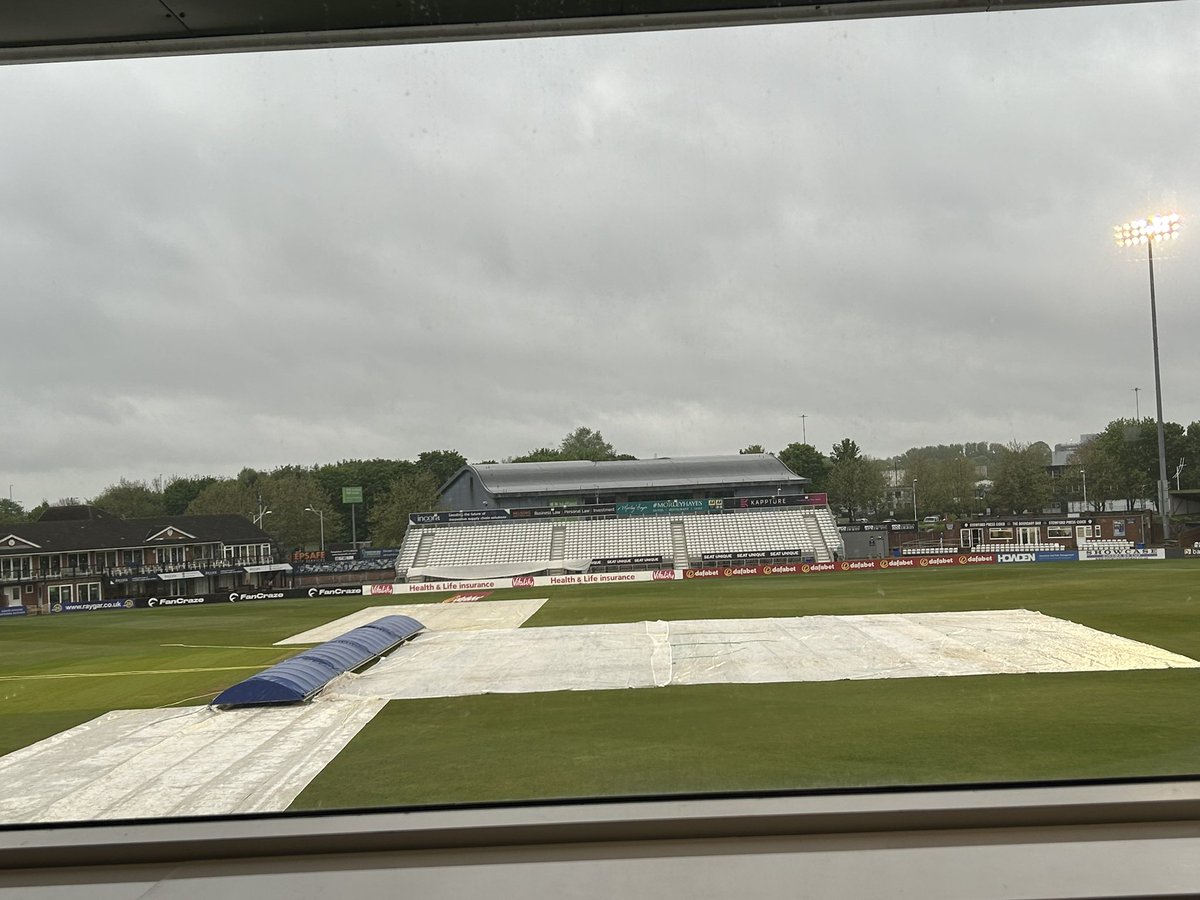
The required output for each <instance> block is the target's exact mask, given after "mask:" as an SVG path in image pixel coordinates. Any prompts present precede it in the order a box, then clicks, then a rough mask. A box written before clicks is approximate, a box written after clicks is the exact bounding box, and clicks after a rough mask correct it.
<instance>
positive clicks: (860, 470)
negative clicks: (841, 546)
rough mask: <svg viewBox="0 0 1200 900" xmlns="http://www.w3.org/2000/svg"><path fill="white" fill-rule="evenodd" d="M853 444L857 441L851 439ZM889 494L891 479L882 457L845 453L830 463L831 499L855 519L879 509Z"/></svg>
mask: <svg viewBox="0 0 1200 900" xmlns="http://www.w3.org/2000/svg"><path fill="white" fill-rule="evenodd" d="M851 443H853V441H851ZM886 495H887V482H886V480H885V479H884V476H883V465H882V463H881V462H880V461H879V460H875V459H868V458H866V457H864V456H860V455H857V446H856V447H855V455H850V454H849V453H845V454H843V455H842V457H841V458H840V459H837V460H835V461H834V462H833V463H832V464H831V465H830V466H829V502H830V505H832V506H835V507H837V508H838V509H842V510H845V512H846V515H847V516H849V517H850V518H854V517H855V516H856V515H858V514H862V513H874V512H878V511H879V509H880V508H881V507H882V506H883V503H884V498H885V497H886Z"/></svg>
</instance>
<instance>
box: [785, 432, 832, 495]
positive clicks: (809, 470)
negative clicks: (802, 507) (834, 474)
mask: <svg viewBox="0 0 1200 900" xmlns="http://www.w3.org/2000/svg"><path fill="white" fill-rule="evenodd" d="M775 455H776V458H777V459H778V460H779V461H780V462H781V463H783V464H784V465H785V466H787V467H788V468H789V469H791V470H792V472H793V473H795V474H796V475H799V476H800V477H802V478H807V479H809V481H810V482H811V483H810V484H809V486H808V489H809V490H810V491H824V490H826V488H827V487H828V471H829V460H827V459H826V458H825V457H824V456H823V455H822V454H821V451H820V450H818V449H817V448H816V447H814V446H813V445H812V444H801V443H797V442H793V443H791V444H788V445H787V446H786V447H784V448H783V449H782V450H780V451H779V452H778V453H777V454H775Z"/></svg>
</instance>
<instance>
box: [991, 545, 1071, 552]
mask: <svg viewBox="0 0 1200 900" xmlns="http://www.w3.org/2000/svg"><path fill="white" fill-rule="evenodd" d="M1064 549H1066V548H1065V547H1063V545H1062V544H1045V543H1043V544H976V545H975V546H974V547H972V548H971V552H972V553H1038V552H1043V553H1044V552H1049V551H1051V550H1064Z"/></svg>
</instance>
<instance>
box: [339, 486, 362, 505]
mask: <svg viewBox="0 0 1200 900" xmlns="http://www.w3.org/2000/svg"><path fill="white" fill-rule="evenodd" d="M342 502H343V503H362V502H363V499H362V488H360V487H344V488H342Z"/></svg>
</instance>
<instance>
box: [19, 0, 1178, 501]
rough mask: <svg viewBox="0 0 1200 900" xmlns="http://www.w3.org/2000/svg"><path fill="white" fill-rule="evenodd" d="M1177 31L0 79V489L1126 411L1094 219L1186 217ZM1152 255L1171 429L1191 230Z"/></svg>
mask: <svg viewBox="0 0 1200 900" xmlns="http://www.w3.org/2000/svg"><path fill="white" fill-rule="evenodd" d="M1198 36H1200V7H1198V4H1197V3H1195V2H1191V0H1188V2H1172V3H1153V4H1136V5H1132V6H1110V7H1092V8H1085V9H1071V10H1063V11H1051V12H1046V11H1043V12H1025V13H1002V14H1001V13H990V14H968V15H958V16H940V17H927V18H913V19H888V20H879V21H872V22H861V21H860V22H834V23H821V24H798V25H789V26H770V27H758V28H741V29H721V30H705V31H684V32H674V33H652V34H639V35H609V36H594V37H586V38H553V39H540V40H535V41H506V42H484V43H476V44H453V45H435V46H410V47H395V48H371V49H354V50H334V51H301V52H276V53H265V54H241V55H226V56H211V57H196V58H182V59H161V60H130V61H104V62H94V63H69V64H52V65H38V66H12V67H4V68H0V122H3V123H4V125H3V131H4V135H5V139H4V140H3V141H0V284H2V288H0V292H2V296H3V316H2V318H0V323H2V325H0V328H2V329H3V332H2V333H3V341H2V346H3V356H2V358H3V364H2V365H0V372H3V391H2V393H0V417H2V420H3V422H4V426H5V428H4V433H5V440H4V444H3V451H2V453H0V481H2V482H3V483H0V492H3V491H4V490H5V489H6V488H7V485H8V484H12V486H13V487H12V494H13V497H14V498H15V499H17V500H19V501H21V502H22V503H24V504H25V505H26V506H31V505H33V504H36V503H38V502H39V501H40V500H42V499H43V498H47V499H49V500H51V501H53V500H55V499H57V498H59V497H63V496H68V495H74V496H79V497H84V498H86V497H91V496H94V495H95V494H97V493H99V492H100V491H101V490H102V489H103V488H104V487H105V486H106V485H108V484H109V483H111V482H113V481H115V480H116V479H117V478H118V477H120V476H126V477H129V478H135V479H141V478H145V479H150V478H154V477H156V476H158V475H164V476H167V477H170V476H171V475H174V474H179V475H190V474H215V475H232V474H235V473H236V472H237V471H238V470H239V469H240V468H242V467H243V466H254V467H256V468H270V467H273V466H276V465H281V464H285V463H298V464H305V465H311V464H314V463H322V462H332V461H336V460H338V459H345V458H370V457H376V456H383V457H402V458H411V457H413V456H415V455H416V454H417V453H419V452H420V451H422V450H426V449H442V448H446V449H449V448H454V449H457V450H459V451H460V452H462V453H463V454H464V455H466V456H467V457H468V458H469V459H471V460H475V461H477V460H481V459H485V458H497V459H498V458H503V457H505V456H511V455H515V454H519V453H522V452H524V451H526V450H529V449H530V448H533V447H536V446H543V445H553V444H555V443H557V441H558V440H559V439H560V438H561V437H562V436H563V435H564V434H565V433H567V432H568V431H570V430H571V429H572V428H574V427H575V426H577V425H587V426H589V427H592V428H597V429H599V430H600V431H602V432H603V434H604V436H605V437H606V438H607V439H608V440H609V441H611V442H612V443H613V444H615V445H616V447H617V449H618V450H621V451H624V452H629V453H633V454H636V455H638V456H653V455H655V454H658V455H660V456H662V455H692V454H708V453H728V452H736V451H737V450H738V449H739V448H741V447H743V446H745V445H747V444H750V443H761V444H763V445H765V446H766V447H767V449H769V450H778V449H779V448H781V447H783V446H785V445H786V444H787V443H789V442H791V441H796V440H800V439H801V435H802V431H806V432H807V438H808V440H809V442H810V443H812V444H814V445H815V446H817V447H818V448H819V449H821V450H823V451H825V452H828V450H829V447H830V445H831V444H833V443H834V442H836V441H838V440H840V439H841V438H842V437H851V438H853V439H855V440H856V441H858V443H859V444H860V445H861V446H862V447H863V449H864V451H865V452H867V453H868V454H870V455H873V456H887V455H891V454H894V453H898V452H902V451H903V450H905V449H907V448H908V447H910V446H913V445H922V444H931V443H950V442H957V441H964V440H991V441H998V442H1005V443H1007V442H1009V441H1013V440H1017V441H1022V442H1028V441H1036V440H1044V441H1046V442H1047V443H1050V444H1054V443H1056V442H1064V441H1069V440H1072V439H1075V438H1077V437H1078V436H1079V434H1080V433H1081V432H1085V431H1093V430H1098V429H1100V428H1102V427H1103V426H1104V425H1105V424H1106V423H1107V422H1109V421H1110V420H1111V419H1113V418H1116V417H1118V416H1131V415H1133V413H1134V405H1135V397H1134V392H1133V390H1132V389H1133V388H1134V387H1135V386H1138V387H1141V388H1142V391H1141V394H1140V398H1141V412H1142V414H1143V415H1152V414H1153V403H1154V391H1153V388H1154V381H1153V369H1152V356H1151V341H1150V318H1149V302H1148V278H1147V272H1146V265H1145V260H1144V257H1142V256H1140V255H1138V254H1136V253H1133V251H1120V250H1118V249H1116V248H1115V247H1114V246H1113V244H1112V241H1111V226H1112V225H1113V224H1115V223H1118V222H1121V221H1124V220H1127V219H1131V218H1136V217H1138V216H1139V215H1143V214H1146V213H1149V212H1154V211H1159V210H1162V211H1171V210H1178V211H1180V212H1181V213H1183V214H1184V215H1185V216H1186V215H1188V213H1189V212H1190V211H1192V210H1197V207H1198V206H1200V204H1198V203H1197V199H1196V198H1197V195H1198V194H1200V154H1197V152H1196V148H1197V146H1200V116H1197V110H1200V38H1198ZM1198 214H1200V211H1198ZM1168 250H1169V252H1166V251H1164V255H1165V256H1167V257H1168V258H1166V259H1164V260H1163V261H1162V263H1161V264H1160V265H1157V266H1156V269H1155V275H1156V282H1157V287H1158V299H1159V319H1160V343H1161V352H1162V368H1163V384H1164V389H1163V395H1164V406H1165V409H1164V412H1165V415H1166V417H1167V418H1168V419H1172V420H1175V421H1181V422H1184V423H1187V422H1190V421H1193V420H1195V419H1200V392H1197V390H1196V386H1197V384H1198V383H1200V354H1197V352H1196V348H1195V341H1196V337H1197V335H1200V310H1198V308H1197V307H1198V305H1197V303H1196V296H1197V288H1200V230H1194V231H1193V232H1192V233H1191V234H1189V233H1188V232H1187V231H1186V230H1185V232H1184V235H1183V238H1182V239H1181V240H1179V241H1176V242H1174V243H1173V244H1172V245H1171V246H1170V247H1169V248H1168ZM801 414H804V415H806V416H807V418H806V419H805V420H804V421H803V425H802V420H801V419H800V416H801Z"/></svg>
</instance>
